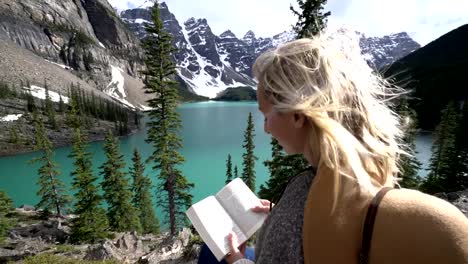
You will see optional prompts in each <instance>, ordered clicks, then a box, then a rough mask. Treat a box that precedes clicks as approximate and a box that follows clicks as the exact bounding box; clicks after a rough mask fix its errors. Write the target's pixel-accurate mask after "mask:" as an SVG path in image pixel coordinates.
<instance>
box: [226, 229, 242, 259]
mask: <svg viewBox="0 0 468 264" xmlns="http://www.w3.org/2000/svg"><path fill="white" fill-rule="evenodd" d="M228 242H229V248H230V249H231V251H230V252H229V253H228V254H227V255H226V257H225V258H224V259H225V260H226V262H227V263H229V264H232V263H234V262H236V261H238V260H239V259H243V258H245V246H246V244H245V242H244V243H242V245H239V241H238V240H237V236H236V234H234V233H233V232H231V233H229V236H228Z"/></svg>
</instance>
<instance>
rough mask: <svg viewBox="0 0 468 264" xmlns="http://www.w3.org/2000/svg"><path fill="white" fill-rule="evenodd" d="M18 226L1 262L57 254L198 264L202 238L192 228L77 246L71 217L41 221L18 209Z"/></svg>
mask: <svg viewBox="0 0 468 264" xmlns="http://www.w3.org/2000/svg"><path fill="white" fill-rule="evenodd" d="M13 215H14V216H15V217H16V219H17V220H18V222H17V225H16V227H14V228H13V229H11V230H10V231H9V232H8V237H7V239H6V240H5V241H3V242H2V243H1V246H0V263H6V262H9V261H12V262H13V263H15V262H17V263H22V262H21V261H22V260H24V259H25V258H28V257H31V256H36V255H44V254H48V255H54V256H56V257H62V258H67V259H71V260H87V261H100V260H116V261H117V262H118V263H139V264H143V263H145V264H153V263H172V264H191V263H196V258H197V256H198V252H199V249H200V245H199V244H198V243H194V241H200V240H199V239H197V236H195V235H193V234H192V232H191V230H190V229H188V228H184V229H182V230H181V231H180V232H179V233H178V235H177V236H174V237H172V236H170V235H169V233H161V234H159V235H152V234H148V235H139V234H137V233H135V232H133V233H113V235H114V238H112V239H105V240H102V241H100V242H99V243H96V244H81V245H74V244H70V243H68V237H69V232H70V227H69V225H68V222H69V220H70V219H71V218H72V217H70V216H68V217H66V218H65V219H57V218H49V219H47V220H40V212H36V211H33V210H31V211H28V210H25V209H16V210H15V212H14V213H13Z"/></svg>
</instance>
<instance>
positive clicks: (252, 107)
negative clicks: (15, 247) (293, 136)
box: [0, 102, 432, 215]
mask: <svg viewBox="0 0 468 264" xmlns="http://www.w3.org/2000/svg"><path fill="white" fill-rule="evenodd" d="M178 111H179V113H180V115H181V118H182V124H183V129H182V130H181V136H182V139H183V145H184V148H183V149H181V152H182V154H183V156H184V157H185V159H186V162H185V163H184V165H183V166H182V167H181V168H182V171H183V172H184V174H185V176H186V177H187V178H188V179H189V181H190V182H192V183H195V188H194V189H192V194H193V196H194V200H193V202H197V201H199V200H201V199H203V198H204V197H206V196H208V195H211V194H214V193H216V191H217V190H219V189H220V188H221V187H222V186H223V185H224V181H225V178H226V176H225V174H226V159H227V155H228V154H231V156H232V159H233V167H234V165H237V166H238V168H239V174H240V173H241V172H242V153H243V148H242V143H243V136H244V130H245V128H246V126H247V116H248V114H249V112H252V114H253V120H254V123H255V134H256V136H255V138H254V142H255V153H256V156H257V157H258V160H257V162H256V166H255V170H256V176H257V181H256V185H257V190H258V188H259V186H260V184H262V183H264V182H265V181H266V180H267V179H268V171H267V169H266V168H265V166H264V165H263V161H264V160H267V159H269V158H270V157H271V148H270V140H271V139H270V136H269V135H267V134H265V133H264V131H263V116H262V115H261V113H260V112H259V111H258V106H257V103H256V102H203V103H188V104H183V105H181V106H180V107H179V108H178ZM145 139H146V129H142V130H140V131H138V132H137V133H135V134H133V135H131V136H128V137H124V138H121V140H120V150H121V152H122V154H123V155H124V159H125V162H126V165H127V168H128V167H129V166H131V158H132V155H133V150H134V149H135V148H137V149H138V150H139V152H140V154H141V155H142V157H143V159H146V158H147V157H148V156H149V155H150V153H151V152H152V148H151V147H150V146H149V145H148V144H147V143H146V142H145ZM431 144H432V137H431V134H428V133H426V134H420V135H419V136H418V137H417V140H416V145H417V147H416V149H417V151H418V154H417V157H418V159H419V160H420V161H421V162H422V163H423V165H424V167H427V164H428V161H429V158H430V154H431V150H430V148H431ZM102 145H103V142H93V143H90V145H89V146H90V148H89V150H90V152H92V153H93V169H94V172H95V173H96V174H98V173H99V166H101V164H102V163H103V162H104V159H105V158H104V153H103V150H102ZM70 150H71V148H70V147H63V148H58V149H56V156H55V160H56V162H57V163H58V164H59V166H60V168H59V170H60V172H61V179H62V180H63V181H64V182H65V183H67V185H68V186H70V183H71V176H70V172H71V170H72V160H71V159H69V158H68V155H69V153H70ZM38 155H39V153H28V154H21V155H16V156H11V157H4V158H0V168H1V172H0V189H2V190H5V191H6V192H7V193H8V195H9V196H10V197H11V198H12V199H13V201H14V203H15V205H16V206H20V205H22V204H30V205H34V204H35V203H36V202H37V201H38V198H37V197H36V191H37V186H36V182H37V168H38V167H39V166H38V165H30V164H28V161H29V160H31V159H33V158H34V157H37V156H38ZM146 175H147V176H149V177H150V178H152V179H154V178H155V174H154V173H152V172H151V169H150V166H147V169H146ZM420 175H421V176H425V175H426V172H425V171H424V169H423V170H421V171H420ZM153 193H154V191H153ZM156 207H157V205H156ZM156 212H157V213H158V215H159V212H160V210H159V209H158V208H157V210H156Z"/></svg>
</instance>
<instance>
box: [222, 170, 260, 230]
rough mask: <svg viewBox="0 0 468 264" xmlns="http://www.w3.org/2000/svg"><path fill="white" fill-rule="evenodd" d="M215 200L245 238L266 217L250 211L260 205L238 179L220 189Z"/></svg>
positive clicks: (258, 226)
mask: <svg viewBox="0 0 468 264" xmlns="http://www.w3.org/2000/svg"><path fill="white" fill-rule="evenodd" d="M216 198H217V199H218V201H219V202H220V203H221V205H222V206H223V207H224V209H225V210H226V211H227V212H228V214H229V215H230V216H231V218H232V219H234V221H235V222H236V223H237V225H238V226H239V228H240V229H241V230H242V232H243V233H244V234H245V235H246V237H247V238H249V237H250V236H252V235H253V234H254V233H255V231H257V229H259V228H260V227H261V226H262V224H263V221H265V219H266V217H267V214H262V213H255V212H252V211H251V208H253V207H255V206H257V205H261V203H260V200H259V199H258V197H257V196H255V194H254V193H253V192H252V191H251V190H250V189H249V187H247V185H246V184H245V183H244V182H243V181H242V180H241V179H240V178H236V179H234V180H233V181H231V182H230V183H229V184H228V185H226V186H225V187H224V188H223V189H221V190H220V191H219V192H218V193H217V194H216Z"/></svg>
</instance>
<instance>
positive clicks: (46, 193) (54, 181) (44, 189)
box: [31, 112, 71, 217]
mask: <svg viewBox="0 0 468 264" xmlns="http://www.w3.org/2000/svg"><path fill="white" fill-rule="evenodd" d="M33 116H34V119H33V122H34V130H35V131H34V137H35V139H34V141H35V142H36V144H35V147H34V148H35V150H36V151H42V156H41V157H38V158H35V159H33V160H31V163H40V164H41V167H40V168H39V170H38V174H39V179H38V182H37V186H38V187H39V190H38V191H37V196H38V197H39V198H40V200H39V202H38V203H37V204H36V208H42V209H43V210H44V212H47V213H49V212H52V211H53V209H55V212H56V215H57V216H58V217H61V216H62V213H63V208H64V207H65V206H67V205H68V204H70V202H71V197H70V196H68V195H67V193H66V190H65V184H64V183H63V182H62V181H61V180H60V179H59V175H60V172H59V171H58V169H57V167H58V166H57V164H56V163H55V162H54V160H53V156H54V151H53V146H52V142H50V140H49V138H48V137H47V133H46V129H45V127H44V123H43V122H42V119H40V118H39V117H38V116H37V112H34V115H33Z"/></svg>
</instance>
